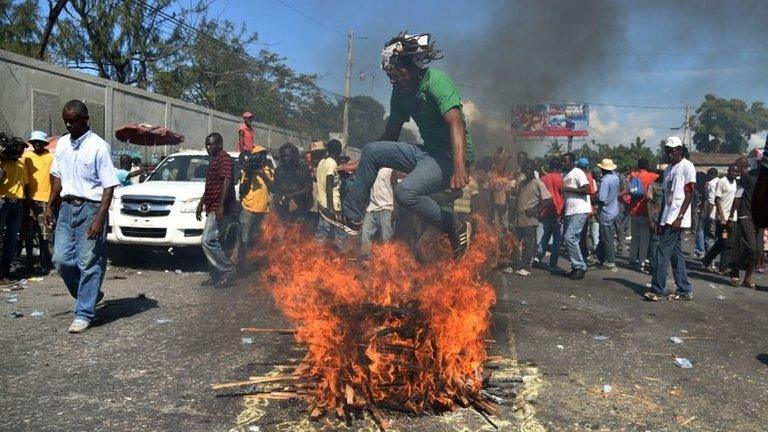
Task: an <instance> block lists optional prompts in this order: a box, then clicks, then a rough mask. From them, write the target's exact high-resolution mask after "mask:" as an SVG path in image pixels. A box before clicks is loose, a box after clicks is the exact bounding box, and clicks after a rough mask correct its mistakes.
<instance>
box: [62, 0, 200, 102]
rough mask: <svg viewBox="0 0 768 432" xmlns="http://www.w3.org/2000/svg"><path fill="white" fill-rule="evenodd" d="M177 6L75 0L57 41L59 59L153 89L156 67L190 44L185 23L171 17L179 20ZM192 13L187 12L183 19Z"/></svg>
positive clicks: (152, 0) (149, 0)
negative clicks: (172, 8) (174, 10)
mask: <svg viewBox="0 0 768 432" xmlns="http://www.w3.org/2000/svg"><path fill="white" fill-rule="evenodd" d="M145 3H146V5H148V6H149V7H147V6H145ZM172 4H173V0H141V1H137V0H70V2H69V5H68V6H67V7H66V8H65V11H66V13H67V16H66V18H64V19H60V20H59V25H58V32H57V34H56V35H55V37H54V39H53V42H54V43H53V46H52V48H53V49H54V51H55V54H54V57H55V58H56V59H57V60H58V61H59V62H61V63H64V64H65V65H66V66H68V67H71V68H75V69H85V70H92V71H95V72H97V73H98V74H99V76H100V77H102V78H107V79H110V80H113V81H117V82H120V83H123V84H131V85H136V86H137V87H139V88H144V89H146V88H149V87H150V83H151V82H152V81H153V77H152V76H151V72H152V70H153V67H157V66H158V63H160V62H162V61H163V60H166V59H168V58H169V57H171V56H173V55H174V54H175V53H177V52H178V51H179V49H180V48H181V46H182V44H183V43H184V42H185V41H184V37H183V35H182V28H181V26H180V24H178V23H175V22H173V20H172V19H171V18H169V17H174V16H175V14H174V13H173V12H171V7H172ZM188 12H189V11H188V10H183V11H182V13H181V14H180V16H181V18H182V19H183V18H184V16H185V15H186V14H187V13H188ZM169 29H170V30H169Z"/></svg>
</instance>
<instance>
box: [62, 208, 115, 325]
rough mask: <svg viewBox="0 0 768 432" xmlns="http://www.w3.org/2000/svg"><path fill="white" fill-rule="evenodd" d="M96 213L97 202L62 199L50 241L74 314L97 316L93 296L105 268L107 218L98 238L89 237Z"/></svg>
mask: <svg viewBox="0 0 768 432" xmlns="http://www.w3.org/2000/svg"><path fill="white" fill-rule="evenodd" d="M98 213H99V203H94V202H86V203H83V204H80V205H76V204H72V203H67V202H64V203H62V204H61V209H59V218H58V220H57V221H56V235H55V238H54V245H53V264H54V265H55V266H56V271H57V272H58V273H59V275H60V276H61V279H62V280H64V285H66V286H67V289H68V290H69V294H70V295H71V296H72V297H74V298H75V299H76V301H75V316H77V317H82V318H87V319H89V320H90V319H93V317H94V316H96V299H97V297H98V295H99V291H100V290H101V283H102V282H103V281H104V274H105V273H106V269H107V221H106V220H105V221H104V226H103V227H102V229H101V236H99V238H97V239H89V238H88V228H90V226H91V224H92V223H93V221H94V220H95V219H96V216H97V214H98Z"/></svg>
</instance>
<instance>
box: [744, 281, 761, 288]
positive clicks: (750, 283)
mask: <svg viewBox="0 0 768 432" xmlns="http://www.w3.org/2000/svg"><path fill="white" fill-rule="evenodd" d="M741 286H743V287H745V288H749V289H755V288H757V285H755V283H754V282H747V281H744V283H742V284H741Z"/></svg>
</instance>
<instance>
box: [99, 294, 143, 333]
mask: <svg viewBox="0 0 768 432" xmlns="http://www.w3.org/2000/svg"><path fill="white" fill-rule="evenodd" d="M156 307H157V300H155V299H152V298H149V297H147V296H145V295H144V294H139V295H137V296H136V297H126V298H121V299H115V300H107V301H105V302H104V305H102V306H100V307H99V308H98V309H97V313H96V319H95V320H94V321H93V323H92V324H93V327H98V326H102V325H105V324H109V323H111V322H114V321H117V320H119V319H121V318H128V317H132V316H134V315H138V314H140V313H142V312H146V311H148V310H150V309H154V308H156Z"/></svg>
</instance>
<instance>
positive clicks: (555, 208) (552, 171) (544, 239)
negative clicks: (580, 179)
mask: <svg viewBox="0 0 768 432" xmlns="http://www.w3.org/2000/svg"><path fill="white" fill-rule="evenodd" d="M548 167H549V168H548V170H547V175H545V176H543V177H542V178H541V182H542V183H544V186H546V187H547V191H549V194H550V195H552V205H549V206H546V207H545V208H543V209H542V211H541V213H540V214H539V220H540V221H541V227H542V229H543V234H542V236H541V240H540V241H539V244H538V246H537V248H536V256H537V257H538V260H539V265H540V266H542V267H544V266H545V264H544V263H543V262H542V259H543V258H544V254H545V253H546V251H547V247H548V246H549V239H550V237H551V238H552V248H551V249H550V255H549V270H550V271H557V270H558V266H557V259H558V258H559V257H560V241H561V240H562V238H563V226H562V223H561V222H560V217H561V216H562V215H563V204H564V201H563V192H562V190H561V189H562V188H563V174H562V172H561V163H560V159H559V158H552V159H550V160H549V164H548Z"/></svg>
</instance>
